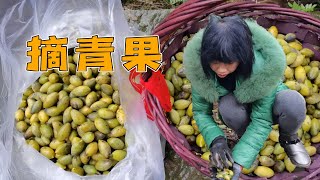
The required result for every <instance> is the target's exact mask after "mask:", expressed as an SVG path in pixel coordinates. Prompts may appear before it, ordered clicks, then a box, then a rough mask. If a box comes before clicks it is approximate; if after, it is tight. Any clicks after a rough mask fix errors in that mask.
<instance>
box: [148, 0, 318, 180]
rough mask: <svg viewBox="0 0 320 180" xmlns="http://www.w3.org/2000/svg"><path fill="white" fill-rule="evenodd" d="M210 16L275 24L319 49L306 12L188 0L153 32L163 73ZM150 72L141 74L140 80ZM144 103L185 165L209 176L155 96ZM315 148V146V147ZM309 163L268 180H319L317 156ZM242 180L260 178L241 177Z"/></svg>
mask: <svg viewBox="0 0 320 180" xmlns="http://www.w3.org/2000/svg"><path fill="white" fill-rule="evenodd" d="M211 13H213V14H216V15H219V16H221V17H224V16H230V15H236V14H237V15H240V16H242V17H250V18H254V19H256V20H257V22H258V24H260V25H261V26H263V27H265V28H268V27H270V26H272V25H275V26H276V27H277V28H278V30H279V33H282V34H287V33H290V32H291V33H295V34H296V36H297V39H298V40H299V41H300V42H303V46H305V47H309V48H310V47H311V46H312V45H316V46H320V20H319V19H316V18H314V17H312V16H310V15H309V14H308V13H304V12H300V11H295V10H291V9H287V8H281V7H279V6H278V5H276V4H257V3H256V1H244V2H235V3H228V2H226V1H224V0H189V1H187V2H186V3H184V4H182V5H180V6H179V7H178V8H177V9H175V10H174V11H173V12H171V13H170V14H169V15H168V16H167V17H166V18H165V19H164V20H163V21H162V22H161V23H160V24H159V25H158V26H157V27H156V28H155V29H154V31H153V34H155V35H159V38H160V47H161V52H162V55H163V61H164V62H165V66H163V72H165V71H166V70H167V69H168V68H169V67H170V65H171V57H172V56H173V55H174V54H175V53H177V52H178V51H182V49H183V47H184V46H185V45H186V40H185V39H184V38H183V37H184V36H186V35H188V34H193V33H196V32H197V31H198V30H199V29H200V28H203V27H204V26H205V25H206V24H207V20H208V16H209V15H210V14H211ZM315 59H317V60H319V59H320V52H316V54H315ZM150 75H151V73H150V72H149V73H145V74H144V75H143V77H144V78H148V77H150ZM143 93H144V97H145V103H146V104H147V105H148V106H149V109H150V110H151V113H152V116H153V118H154V119H155V122H156V124H157V126H158V128H159V130H160V132H161V134H162V135H163V136H164V138H165V139H166V140H167V141H168V142H169V144H170V145H171V146H172V148H173V149H174V150H175V151H176V153H177V154H178V155H180V156H181V158H182V159H184V160H185V161H186V162H187V163H188V164H190V165H191V166H194V167H195V168H196V169H198V170H199V171H201V172H202V173H203V174H205V175H207V176H210V175H211V173H210V169H209V166H208V162H206V161H204V160H203V159H201V158H200V157H199V156H196V155H195V154H194V153H193V152H191V151H190V150H188V148H187V146H186V145H185V141H184V140H183V138H180V137H183V136H182V134H180V132H178V131H177V130H176V129H175V127H173V126H172V125H170V124H169V123H168V121H167V117H166V114H165V113H164V111H163V110H162V108H161V106H160V103H159V101H158V99H157V98H156V97H154V96H153V95H152V94H151V93H150V92H148V91H144V92H143ZM317 148H319V146H317ZM312 160H313V163H312V165H311V167H310V168H309V169H306V170H302V171H299V172H294V173H287V172H283V173H281V174H276V175H275V176H274V177H273V178H271V179H320V176H318V175H319V174H320V155H319V154H317V155H315V156H313V157H312ZM241 178H242V179H264V178H253V177H249V176H246V175H243V174H242V175H241Z"/></svg>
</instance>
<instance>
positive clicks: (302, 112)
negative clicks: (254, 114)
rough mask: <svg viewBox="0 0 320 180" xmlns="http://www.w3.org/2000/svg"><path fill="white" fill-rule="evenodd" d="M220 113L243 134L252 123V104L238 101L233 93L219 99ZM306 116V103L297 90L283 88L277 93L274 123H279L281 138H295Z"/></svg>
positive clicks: (225, 120) (289, 139)
mask: <svg viewBox="0 0 320 180" xmlns="http://www.w3.org/2000/svg"><path fill="white" fill-rule="evenodd" d="M219 113H220V115H221V117H222V120H223V122H224V123H225V124H226V125H227V126H228V127H229V128H231V129H233V130H234V131H235V132H236V133H237V135H238V136H242V135H243V133H244V132H245V131H246V128H247V126H248V125H249V123H250V121H251V120H250V113H251V105H250V104H241V103H239V102H237V100H236V98H235V97H234V95H233V94H232V93H230V94H228V95H226V96H224V97H222V98H221V99H220V101H219ZM305 117H306V103H305V99H304V98H303V96H302V95H300V94H299V93H298V92H297V91H293V90H283V91H280V92H279V93H277V94H276V97H275V101H274V104H273V124H279V132H280V139H282V140H287V141H291V140H295V139H297V138H298V136H297V131H298V129H299V128H300V126H301V124H302V123H303V121H304V119H305Z"/></svg>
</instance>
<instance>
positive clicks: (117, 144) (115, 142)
mask: <svg viewBox="0 0 320 180" xmlns="http://www.w3.org/2000/svg"><path fill="white" fill-rule="evenodd" d="M107 142H108V144H109V145H110V146H111V147H112V148H113V149H118V150H121V149H123V148H124V143H123V142H122V140H121V139H119V138H109V139H108V140H107Z"/></svg>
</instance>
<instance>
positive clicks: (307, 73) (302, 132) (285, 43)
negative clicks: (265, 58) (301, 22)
mask: <svg viewBox="0 0 320 180" xmlns="http://www.w3.org/2000/svg"><path fill="white" fill-rule="evenodd" d="M268 31H269V32H270V33H271V34H272V35H273V36H274V37H275V38H276V39H277V40H278V42H279V43H280V44H281V46H282V48H283V51H284V52H285V54H286V61H287V68H286V70H285V77H284V83H285V84H286V85H287V86H288V87H289V88H290V89H293V90H296V91H298V92H299V93H301V94H302V95H303V96H304V97H305V99H306V102H307V104H308V105H307V109H308V112H307V114H308V115H307V117H306V119H305V120H304V122H303V125H302V127H301V128H300V129H299V131H298V135H299V137H300V138H301V140H302V142H303V144H304V146H305V147H306V150H307V151H308V153H309V155H310V156H313V155H315V154H316V148H315V147H314V146H312V145H311V143H319V142H320V133H319V130H320V122H319V119H318V118H320V95H319V88H318V87H319V86H320V73H319V72H320V71H319V68H320V62H319V61H310V58H312V57H313V55H314V52H313V51H312V50H310V49H308V48H303V47H302V44H301V43H300V42H299V41H298V40H297V39H296V36H295V34H293V33H289V34H287V35H283V34H279V33H278V29H277V28H276V27H275V26H272V27H270V28H269V29H268ZM192 36H193V35H191V36H190V37H185V38H186V39H188V40H190V39H191V38H192ZM165 78H166V82H167V85H168V88H169V91H170V95H171V99H170V100H171V104H172V107H173V109H172V111H171V112H169V113H168V118H169V120H170V121H171V123H172V124H174V125H175V126H176V127H177V129H178V130H179V131H180V132H181V133H182V134H183V135H184V136H185V137H186V139H187V140H188V142H189V143H190V145H197V146H198V147H199V149H200V153H201V154H202V155H201V158H203V159H205V160H207V161H209V157H210V152H209V150H208V148H207V145H206V144H205V141H204V139H203V137H202V135H201V134H200V132H199V129H198V127H197V124H196V121H195V120H194V119H193V114H192V97H191V84H190V81H189V80H188V79H187V78H186V75H185V73H184V65H183V52H178V53H177V54H175V56H174V57H172V63H171V67H170V68H169V69H168V70H167V71H166V73H165ZM222 126H223V125H222ZM272 128H273V130H272V131H271V133H270V135H269V138H268V140H267V141H266V142H265V143H264V146H263V148H262V149H261V151H260V154H259V155H258V157H257V159H256V161H255V162H254V163H253V165H252V167H251V168H250V169H245V168H244V169H243V171H242V173H243V174H251V175H253V174H252V173H254V174H255V175H257V176H259V177H266V178H270V177H272V176H274V174H275V172H278V173H280V172H283V171H284V170H287V171H288V172H293V171H294V170H295V166H294V165H293V164H292V163H291V161H290V159H289V158H288V157H287V155H286V153H285V152H284V149H283V148H282V147H281V146H280V144H279V131H278V125H274V126H273V127H272ZM229 171H230V170H224V171H222V172H219V173H218V174H217V176H219V177H217V178H224V179H231V177H232V175H231V174H232V173H230V172H229Z"/></svg>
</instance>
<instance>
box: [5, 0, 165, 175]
mask: <svg viewBox="0 0 320 180" xmlns="http://www.w3.org/2000/svg"><path fill="white" fill-rule="evenodd" d="M12 4H13V3H12V2H10V5H9V2H8V5H7V10H6V12H5V15H4V16H3V18H2V19H1V21H0V23H1V30H0V34H1V38H0V40H1V42H0V69H1V71H0V159H1V160H0V179H24V180H27V179H33V180H35V179H80V178H81V179H164V168H163V155H162V152H161V145H160V138H159V133H158V130H157V128H156V126H155V125H154V123H152V121H149V120H148V119H147V117H146V113H145V109H144V106H143V103H142V101H141V98H140V95H139V94H138V93H136V92H135V91H134V89H133V88H132V86H131V85H130V83H129V81H128V72H126V71H125V70H124V68H122V65H121V62H120V60H119V59H120V57H121V54H123V52H124V50H123V48H124V38H125V37H126V36H133V35H134V34H132V33H131V31H130V30H129V27H128V24H127V22H126V19H125V17H124V15H123V9H122V6H121V1H120V0H117V1H108V0H89V1H88V0H81V1H63V0H52V1H49V0H48V1H36V0H25V1H21V2H18V3H16V4H14V5H12ZM2 5H4V6H3V7H6V6H5V3H4V4H2ZM95 34H98V35H99V36H100V37H102V36H112V37H114V38H115V40H114V43H113V44H112V45H113V46H114V47H115V50H114V53H113V54H112V56H113V58H112V59H113V65H114V72H113V73H108V72H99V71H98V70H97V69H94V68H92V69H89V70H88V71H87V72H82V73H81V72H75V67H76V64H77V55H74V56H70V54H69V57H68V63H69V72H59V71H56V70H55V71H53V70H51V71H48V72H44V73H42V72H32V71H26V65H27V62H29V61H30V58H29V57H27V56H26V52H27V50H28V49H27V47H26V42H27V41H29V40H30V39H31V37H32V36H34V35H39V36H40V38H42V39H48V37H49V36H50V35H56V36H57V37H58V38H61V37H68V48H73V47H75V46H76V45H77V43H76V42H77V41H76V40H77V38H80V37H91V36H92V35H95ZM73 90H74V91H73ZM47 97H49V98H47ZM120 97H121V98H120ZM65 102H66V103H65ZM57 110H59V112H58V111H57ZM49 159H50V160H49ZM70 171H71V172H70ZM78 174H80V175H84V176H85V175H87V176H85V177H81V176H79V175H78ZM106 174H108V175H106ZM89 175H90V176H89Z"/></svg>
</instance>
